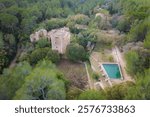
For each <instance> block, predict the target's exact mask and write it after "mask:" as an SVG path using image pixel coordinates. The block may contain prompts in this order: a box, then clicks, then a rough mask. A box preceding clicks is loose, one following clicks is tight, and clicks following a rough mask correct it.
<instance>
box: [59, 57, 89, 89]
mask: <svg viewBox="0 0 150 117" xmlns="http://www.w3.org/2000/svg"><path fill="white" fill-rule="evenodd" d="M57 67H58V69H59V70H60V71H62V72H63V73H64V75H65V77H66V78H67V79H68V80H69V81H70V87H77V88H79V89H85V88H87V85H88V79H87V74H86V69H85V66H84V64H81V63H74V62H71V61H69V60H67V59H63V60H61V62H60V63H59V64H58V66H57Z"/></svg>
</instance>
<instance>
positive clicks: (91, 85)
mask: <svg viewBox="0 0 150 117" xmlns="http://www.w3.org/2000/svg"><path fill="white" fill-rule="evenodd" d="M84 65H85V68H86V72H87V77H88V82H89V87H90V89H95V87H94V83H93V81H92V79H91V78H90V74H89V71H88V67H87V63H86V62H84Z"/></svg>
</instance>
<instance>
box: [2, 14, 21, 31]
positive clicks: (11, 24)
mask: <svg viewBox="0 0 150 117" xmlns="http://www.w3.org/2000/svg"><path fill="white" fill-rule="evenodd" d="M0 16H1V17H0V26H1V28H2V30H3V31H4V32H6V33H15V30H16V28H17V24H18V19H17V17H16V16H14V15H10V14H7V13H0Z"/></svg>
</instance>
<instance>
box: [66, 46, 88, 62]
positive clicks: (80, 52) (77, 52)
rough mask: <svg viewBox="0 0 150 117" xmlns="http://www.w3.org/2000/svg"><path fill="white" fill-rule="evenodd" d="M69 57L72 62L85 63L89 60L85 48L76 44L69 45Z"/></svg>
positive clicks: (67, 53)
mask: <svg viewBox="0 0 150 117" xmlns="http://www.w3.org/2000/svg"><path fill="white" fill-rule="evenodd" d="M66 55H67V57H68V58H69V59H70V60H72V61H74V62H75V61H85V60H87V53H86V51H85V49H84V48H83V46H81V45H79V44H77V43H75V44H71V45H68V47H67V50H66Z"/></svg>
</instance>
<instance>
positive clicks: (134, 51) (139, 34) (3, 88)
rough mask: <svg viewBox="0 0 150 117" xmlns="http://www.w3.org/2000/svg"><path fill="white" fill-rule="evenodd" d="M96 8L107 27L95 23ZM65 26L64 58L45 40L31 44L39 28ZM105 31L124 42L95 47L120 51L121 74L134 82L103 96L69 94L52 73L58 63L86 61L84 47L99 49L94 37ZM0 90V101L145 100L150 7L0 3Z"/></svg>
mask: <svg viewBox="0 0 150 117" xmlns="http://www.w3.org/2000/svg"><path fill="white" fill-rule="evenodd" d="M99 8H103V9H104V10H103V11H102V12H103V13H104V14H105V16H111V19H109V21H107V20H104V21H103V19H102V18H100V17H95V14H96V13H98V12H99V11H98V9H99ZM64 26H66V27H69V29H70V32H71V35H72V36H71V44H70V45H69V46H68V47H67V51H66V54H65V56H64V55H60V54H59V53H58V52H57V51H53V50H52V49H51V45H50V44H49V42H48V41H47V39H42V40H39V41H38V42H36V43H31V42H30V35H31V34H32V33H33V32H35V31H37V30H39V29H41V28H44V29H46V30H52V29H57V28H61V27H64ZM79 26H83V27H86V30H85V29H83V28H78V27H79ZM109 29H116V30H118V31H119V34H123V35H125V36H124V37H123V38H120V39H118V40H115V41H109V40H107V39H101V41H100V43H101V44H102V45H103V47H104V48H109V47H112V46H114V45H117V46H118V47H119V48H120V50H122V51H124V55H125V60H126V63H127V66H126V67H127V69H126V71H127V72H128V74H130V76H131V77H132V78H133V79H134V80H135V82H134V83H133V82H125V83H121V84H119V85H114V86H113V87H112V88H107V89H106V90H105V91H102V90H100V91H99V90H89V89H88V90H87V89H86V90H85V89H84V91H83V90H81V89H78V88H72V87H71V88H70V84H71V83H70V81H69V80H68V79H67V78H66V77H65V75H64V74H63V73H62V72H61V71H60V70H59V69H58V67H57V66H58V64H59V63H60V61H61V59H62V58H66V57H67V58H68V59H69V60H70V61H72V62H79V61H80V62H85V61H89V56H90V53H91V51H89V50H88V48H87V45H88V42H91V43H92V44H94V45H96V44H98V43H99V42H98V38H99V37H98V36H97V32H98V31H100V30H105V31H107V30H109ZM14 60H15V65H12V64H14V63H13V61H14ZM12 66H13V67H12ZM0 84H1V85H0V99H34V100H35V99H36V100H47V99H58V100H62V99H87V100H88V99H96V100H99V99H119V100H120V99H150V1H149V0H44V1H43V0H0Z"/></svg>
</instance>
